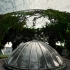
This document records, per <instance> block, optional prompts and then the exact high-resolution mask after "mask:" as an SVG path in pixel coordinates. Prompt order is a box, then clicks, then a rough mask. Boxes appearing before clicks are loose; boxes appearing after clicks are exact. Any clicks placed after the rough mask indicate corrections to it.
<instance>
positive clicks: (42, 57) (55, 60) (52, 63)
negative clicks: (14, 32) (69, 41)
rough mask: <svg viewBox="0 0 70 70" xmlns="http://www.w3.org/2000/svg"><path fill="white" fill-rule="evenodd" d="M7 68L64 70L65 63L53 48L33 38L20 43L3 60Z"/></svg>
mask: <svg viewBox="0 0 70 70" xmlns="http://www.w3.org/2000/svg"><path fill="white" fill-rule="evenodd" d="M5 65H6V67H8V68H14V69H17V70H51V69H53V70H54V69H55V70H57V69H58V70H65V69H61V68H65V63H64V62H63V59H62V57H61V56H60V55H59V54H58V53H57V51H56V50H55V49H53V48H52V47H50V46H49V45H47V44H46V43H44V42H41V41H37V40H33V41H29V42H26V43H22V44H20V45H19V46H18V47H17V49H16V50H14V51H13V53H12V54H11V55H10V56H9V58H8V59H7V60H6V61H5Z"/></svg>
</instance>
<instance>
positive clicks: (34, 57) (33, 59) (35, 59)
mask: <svg viewBox="0 0 70 70" xmlns="http://www.w3.org/2000/svg"><path fill="white" fill-rule="evenodd" d="M30 61H31V62H38V57H37V51H36V45H35V43H33V44H32V49H31V57H30Z"/></svg>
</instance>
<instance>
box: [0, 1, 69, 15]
mask: <svg viewBox="0 0 70 70" xmlns="http://www.w3.org/2000/svg"><path fill="white" fill-rule="evenodd" d="M48 8H51V9H55V10H59V11H67V12H70V0H0V14H4V13H8V12H13V11H20V10H27V9H48Z"/></svg>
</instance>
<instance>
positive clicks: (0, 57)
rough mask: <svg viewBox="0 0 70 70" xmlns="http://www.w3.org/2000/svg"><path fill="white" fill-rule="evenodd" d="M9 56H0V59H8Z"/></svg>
mask: <svg viewBox="0 0 70 70" xmlns="http://www.w3.org/2000/svg"><path fill="white" fill-rule="evenodd" d="M8 56H9V55H0V59H3V58H8Z"/></svg>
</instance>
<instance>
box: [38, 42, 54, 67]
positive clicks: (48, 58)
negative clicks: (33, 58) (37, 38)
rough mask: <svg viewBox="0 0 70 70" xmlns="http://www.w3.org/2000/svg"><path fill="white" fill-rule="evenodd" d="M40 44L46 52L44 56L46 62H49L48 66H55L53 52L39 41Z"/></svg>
mask: <svg viewBox="0 0 70 70" xmlns="http://www.w3.org/2000/svg"><path fill="white" fill-rule="evenodd" d="M39 45H40V47H41V49H42V51H43V54H44V57H45V60H46V64H47V66H48V68H53V67H55V65H54V62H53V58H52V57H53V56H52V54H51V53H50V52H49V50H48V49H47V48H45V47H44V46H43V45H42V44H41V43H39Z"/></svg>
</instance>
